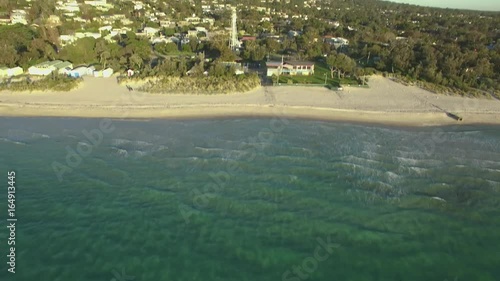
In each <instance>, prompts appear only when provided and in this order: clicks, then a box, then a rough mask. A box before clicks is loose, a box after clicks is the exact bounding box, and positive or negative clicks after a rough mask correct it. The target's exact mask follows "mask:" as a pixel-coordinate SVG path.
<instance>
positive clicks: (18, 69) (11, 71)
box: [7, 66, 24, 77]
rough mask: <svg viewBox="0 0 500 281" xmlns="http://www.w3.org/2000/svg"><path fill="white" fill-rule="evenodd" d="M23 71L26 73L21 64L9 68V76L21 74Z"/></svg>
mask: <svg viewBox="0 0 500 281" xmlns="http://www.w3.org/2000/svg"><path fill="white" fill-rule="evenodd" d="M23 73H24V70H23V69H22V68H21V67H19V66H16V67H13V68H8V69H7V76H9V77H12V76H17V75H21V74H23Z"/></svg>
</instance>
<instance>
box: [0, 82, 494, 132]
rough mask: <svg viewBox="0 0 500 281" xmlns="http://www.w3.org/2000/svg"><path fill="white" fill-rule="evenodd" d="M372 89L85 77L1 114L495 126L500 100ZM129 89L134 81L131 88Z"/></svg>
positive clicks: (26, 97) (5, 100) (6, 102)
mask: <svg viewBox="0 0 500 281" xmlns="http://www.w3.org/2000/svg"><path fill="white" fill-rule="evenodd" d="M369 84H370V88H369V89H364V88H358V87H346V88H345V89H344V91H331V90H328V89H326V88H318V87H295V86H279V87H265V88H259V89H256V90H253V91H251V92H248V93H235V94H227V95H186V94H168V95H161V94H149V93H141V92H137V91H132V92H129V91H128V90H127V88H126V87H125V86H121V85H118V84H117V83H116V80H115V79H114V78H109V79H105V78H94V77H87V78H85V81H84V84H83V86H81V87H80V88H78V89H76V90H74V91H71V92H61V93H57V92H52V93H49V92H38V93H19V92H7V91H3V92H0V116H65V117H110V118H190V117H191V118H203V117H221V116H269V117H271V116H277V117H290V118H292V117H298V118H314V119H324V120H348V121H361V122H374V123H384V124H401V125H419V126H425V125H444V124H457V123H458V122H457V121H456V120H454V119H452V118H450V117H448V116H447V115H446V112H451V113H454V114H457V115H459V116H461V117H463V118H464V120H463V121H462V122H460V124H472V123H484V124H486V123H490V124H500V101H498V100H488V99H469V98H461V97H455V96H446V95H437V94H433V93H431V92H428V91H425V90H422V89H420V88H417V87H414V86H404V85H401V84H398V83H395V82H393V81H391V80H389V79H387V78H384V77H381V76H372V77H371V78H370V82H369ZM134 86H135V85H134Z"/></svg>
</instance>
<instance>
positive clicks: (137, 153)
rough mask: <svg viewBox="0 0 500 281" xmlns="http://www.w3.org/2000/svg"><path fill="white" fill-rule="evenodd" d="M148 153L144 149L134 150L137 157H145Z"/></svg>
mask: <svg viewBox="0 0 500 281" xmlns="http://www.w3.org/2000/svg"><path fill="white" fill-rule="evenodd" d="M147 154H148V153H147V152H145V151H142V150H134V156H136V157H143V156H146V155H147Z"/></svg>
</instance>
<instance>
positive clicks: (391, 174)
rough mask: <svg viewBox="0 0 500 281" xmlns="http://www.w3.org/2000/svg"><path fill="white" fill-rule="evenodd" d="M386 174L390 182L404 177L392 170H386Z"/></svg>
mask: <svg viewBox="0 0 500 281" xmlns="http://www.w3.org/2000/svg"><path fill="white" fill-rule="evenodd" d="M384 175H385V176H386V179H387V181H388V182H390V183H394V182H399V181H400V180H401V179H402V178H403V177H402V176H401V175H398V174H396V173H394V172H391V171H387V172H385V173H384Z"/></svg>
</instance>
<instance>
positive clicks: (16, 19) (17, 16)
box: [10, 10, 28, 25]
mask: <svg viewBox="0 0 500 281" xmlns="http://www.w3.org/2000/svg"><path fill="white" fill-rule="evenodd" d="M10 23H11V24H16V23H20V24H24V25H27V24H28V21H27V20H26V11H25V10H12V13H11V14H10Z"/></svg>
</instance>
